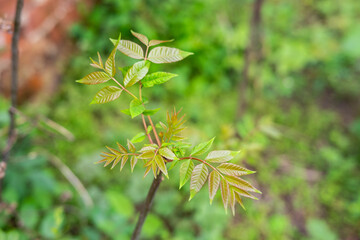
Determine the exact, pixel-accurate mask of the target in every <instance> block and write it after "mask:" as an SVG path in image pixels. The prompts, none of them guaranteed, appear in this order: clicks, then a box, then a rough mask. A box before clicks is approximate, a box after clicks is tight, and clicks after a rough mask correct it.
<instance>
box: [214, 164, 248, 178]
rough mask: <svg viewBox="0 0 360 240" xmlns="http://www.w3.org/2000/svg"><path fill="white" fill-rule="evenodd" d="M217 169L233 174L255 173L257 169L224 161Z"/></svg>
mask: <svg viewBox="0 0 360 240" xmlns="http://www.w3.org/2000/svg"><path fill="white" fill-rule="evenodd" d="M217 169H218V170H219V171H220V172H221V173H223V174H226V175H231V176H242V175H248V174H252V173H255V171H251V170H249V169H246V168H244V167H241V166H239V165H236V164H233V163H222V164H220V165H219V166H218V167H217Z"/></svg>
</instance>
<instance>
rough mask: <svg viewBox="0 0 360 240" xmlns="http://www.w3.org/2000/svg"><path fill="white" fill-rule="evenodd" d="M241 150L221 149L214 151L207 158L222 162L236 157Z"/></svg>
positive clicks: (209, 160)
mask: <svg viewBox="0 0 360 240" xmlns="http://www.w3.org/2000/svg"><path fill="white" fill-rule="evenodd" d="M238 153H239V152H234V151H228V150H220V151H212V152H210V153H209V154H208V155H207V157H206V158H205V160H206V161H208V162H215V163H222V162H227V161H230V160H231V159H233V158H234V156H235V155H236V154H238Z"/></svg>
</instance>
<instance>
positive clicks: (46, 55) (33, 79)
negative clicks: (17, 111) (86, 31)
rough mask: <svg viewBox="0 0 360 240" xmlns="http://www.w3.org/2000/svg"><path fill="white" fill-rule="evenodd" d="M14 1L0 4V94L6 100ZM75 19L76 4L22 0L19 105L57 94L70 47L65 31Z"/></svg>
mask: <svg viewBox="0 0 360 240" xmlns="http://www.w3.org/2000/svg"><path fill="white" fill-rule="evenodd" d="M15 6H16V0H0V19H1V20H0V94H2V95H4V96H6V97H9V93H10V79H11V73H10V67H11V37H12V35H11V29H10V30H9V27H10V28H12V22H13V17H14V15H15ZM77 18H78V15H77V12H76V1H75V0H25V1H24V8H23V11H22V20H21V26H22V27H21V33H20V42H19V54H20V64H19V92H18V96H19V102H20V103H23V102H25V101H27V100H30V99H34V98H35V97H36V98H37V97H41V96H42V97H44V96H45V97H46V96H49V95H51V93H53V92H54V91H55V90H56V87H57V86H58V83H59V82H60V80H61V68H62V65H63V62H64V60H65V59H66V58H65V57H66V55H67V53H69V52H71V48H72V46H71V43H70V42H69V38H68V37H67V30H68V28H69V27H70V26H71V23H72V22H74V21H75V20H76V19H77Z"/></svg>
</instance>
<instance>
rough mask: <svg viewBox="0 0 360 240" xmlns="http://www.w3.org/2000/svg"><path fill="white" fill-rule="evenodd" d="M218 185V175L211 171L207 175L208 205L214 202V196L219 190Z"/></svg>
mask: <svg viewBox="0 0 360 240" xmlns="http://www.w3.org/2000/svg"><path fill="white" fill-rule="evenodd" d="M219 185H220V174H219V173H218V172H217V171H212V172H211V173H210V175H209V198H210V204H212V201H213V200H214V197H215V194H216V192H217V190H218V189H219Z"/></svg>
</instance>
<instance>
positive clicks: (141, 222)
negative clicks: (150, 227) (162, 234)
mask: <svg viewBox="0 0 360 240" xmlns="http://www.w3.org/2000/svg"><path fill="white" fill-rule="evenodd" d="M162 180H163V178H162V176H161V173H159V174H158V175H157V177H156V178H155V179H154V180H153V182H152V184H151V187H150V189H149V192H148V194H147V196H146V200H145V203H144V205H143V208H142V210H141V212H140V215H139V219H138V222H137V223H136V226H135V230H134V232H133V235H132V236H131V240H138V239H139V237H140V233H141V229H142V226H143V225H144V222H145V219H146V216H147V214H148V212H149V210H150V208H151V205H152V202H153V200H154V197H155V193H156V191H157V189H158V188H159V185H160V183H161V181H162Z"/></svg>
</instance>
